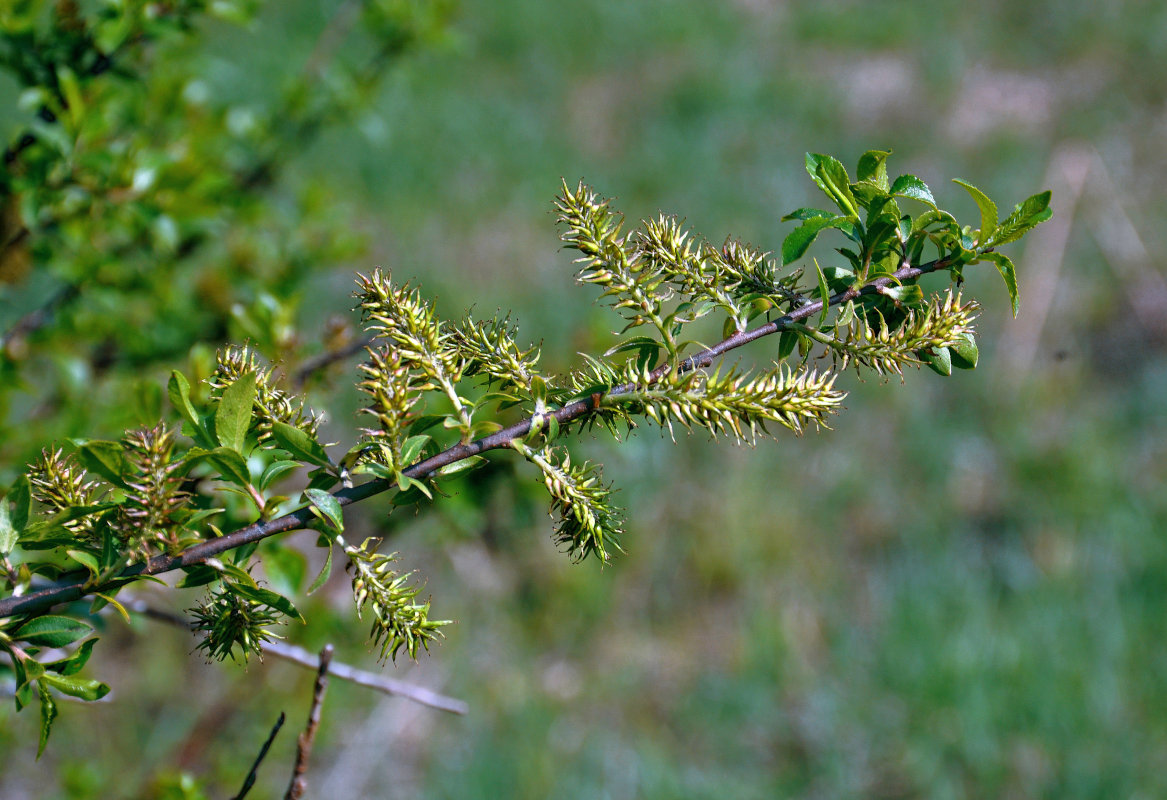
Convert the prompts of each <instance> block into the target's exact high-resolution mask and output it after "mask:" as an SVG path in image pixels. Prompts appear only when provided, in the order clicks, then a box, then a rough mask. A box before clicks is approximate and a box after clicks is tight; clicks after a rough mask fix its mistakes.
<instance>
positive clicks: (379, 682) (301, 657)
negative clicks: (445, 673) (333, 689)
mask: <svg viewBox="0 0 1167 800" xmlns="http://www.w3.org/2000/svg"><path fill="white" fill-rule="evenodd" d="M263 652H264V653H270V654H271V655H273V656H276V657H277V658H282V659H284V660H285V661H291V662H292V663H293V664H300V665H301V666H305V667H314V666H316V659H315V658H314V657H313V656H312V654H311V653H309V652H308V651H307V650H305V649H304V648H302V647H296V646H295V645H294V644H287V643H286V642H264V643H263ZM328 672H329V674H331V675H333V676H335V677H337V678H340V679H341V680H342V681H349V682H351V683H355V684H357V685H358V686H364V687H366V688H368V689H376V690H377V691H378V692H383V693H385V694H388V695H393V696H395V697H403V698H405V699H406V700H412V701H413V702H415V703H418V704H419V705H423V706H429V707H430V708H434V709H437V710H438V711H448V712H449V713H451V714H466V713H468V712H469V711H470V706H469V705H468V704H467V703H466V702H465V701H464V700H458V699H456V698H453V697H446V696H445V695H443V694H438V693H437V692H434V691H431V690H430V689H426V688H424V687H422V686H415V685H414V684H412V683H405V682H404V681H398V680H394V679H393V678H385V677H382V676H381V675H378V674H377V673H375V672H367V671H366V670H363V669H357V668H356V667H354V666H351V665H349V664H343V663H340V662H338V661H333V662H332V665H331V666H330V667H329V668H328Z"/></svg>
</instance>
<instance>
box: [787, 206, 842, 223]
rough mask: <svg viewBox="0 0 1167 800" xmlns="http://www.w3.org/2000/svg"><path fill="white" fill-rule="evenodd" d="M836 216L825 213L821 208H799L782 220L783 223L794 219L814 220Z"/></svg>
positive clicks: (828, 212)
mask: <svg viewBox="0 0 1167 800" xmlns="http://www.w3.org/2000/svg"><path fill="white" fill-rule="evenodd" d="M833 216H835V215H834V214H832V213H831V212H830V211H823V210H822V209H821V208H797V209H795V210H794V211H791V212H790V213H789V214H787V215H786V216H784V217H783V218H782V221H783V222H786V221H788V220H792V219H813V218H814V217H833Z"/></svg>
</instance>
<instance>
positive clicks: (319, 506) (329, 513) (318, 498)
mask: <svg viewBox="0 0 1167 800" xmlns="http://www.w3.org/2000/svg"><path fill="white" fill-rule="evenodd" d="M304 497H305V498H307V500H308V502H309V503H311V504H312V506H313V508H315V509H316V510H318V511H319V512H320V514H321V515H323V519H326V520H328V521H329V522H331V523H332V527H334V528H336V530H338V531H343V530H344V510H343V509H342V508H341V505H340V501H338V500H337V499H336V498H335V497H333V496H332V495H330V494H329V493H328V492H324V491H321V490H320V489H305V490H304ZM318 516H319V515H318Z"/></svg>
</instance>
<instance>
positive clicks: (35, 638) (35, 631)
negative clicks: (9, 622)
mask: <svg viewBox="0 0 1167 800" xmlns="http://www.w3.org/2000/svg"><path fill="white" fill-rule="evenodd" d="M91 633H93V628H92V627H91V626H89V625H86V624H85V623H84V622H80V621H78V620H75V619H71V618H69V617H61V616H56V615H52V614H46V615H45V616H43V617H34V618H32V619H30V620H29V621H28V622H26V623H24V624H23V625H21V626H20V627H19V628H17V629H16V630H15V631H13V632H12V638H13V639H15V640H16V641H21V642H28V643H29V644H31V645H36V646H38V647H64V646H65V645H67V644H72V643H73V642H75V641H77V640H78V639H84V638H85V637H86V636H88V635H89V634H91Z"/></svg>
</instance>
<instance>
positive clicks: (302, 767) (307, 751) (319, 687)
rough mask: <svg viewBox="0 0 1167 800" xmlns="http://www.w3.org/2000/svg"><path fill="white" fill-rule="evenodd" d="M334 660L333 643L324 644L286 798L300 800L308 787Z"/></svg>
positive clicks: (298, 740) (287, 799) (297, 744)
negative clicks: (314, 746)
mask: <svg viewBox="0 0 1167 800" xmlns="http://www.w3.org/2000/svg"><path fill="white" fill-rule="evenodd" d="M331 662H332V645H330V644H326V645H324V649H323V650H321V651H320V668H319V669H318V670H316V683H315V684H313V686H312V707H311V708H310V709H309V710H308V725H307V726H306V727H305V728H304V732H303V733H301V734H300V738H299V739H297V740H296V763H295V765H294V766H293V767H292V782H291V783H290V784H288V791H287V793H286V794H284V800H300V798H301V797H303V796H304V791H305V790H306V789H307V788H308V778H307V777H306V775H307V773H308V757H309V756H310V755H312V745H313V744H314V743H315V742H316V731H317V730H318V729H319V728H320V710H321V708H322V707H323V706H324V693H325V692H326V691H328V665H329V664H330V663H331Z"/></svg>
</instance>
